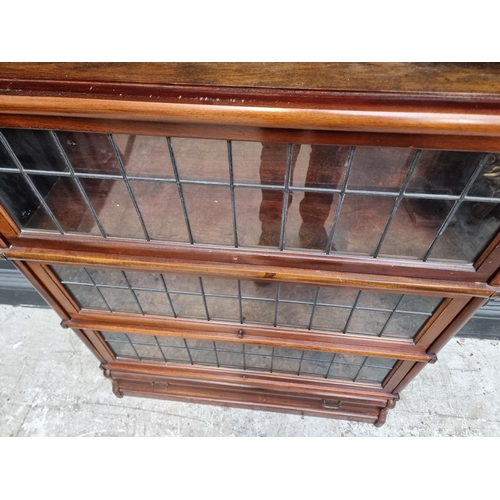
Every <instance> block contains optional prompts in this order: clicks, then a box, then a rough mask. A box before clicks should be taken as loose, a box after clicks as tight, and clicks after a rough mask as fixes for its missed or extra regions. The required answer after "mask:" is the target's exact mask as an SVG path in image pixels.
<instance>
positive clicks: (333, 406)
mask: <svg viewBox="0 0 500 500" xmlns="http://www.w3.org/2000/svg"><path fill="white" fill-rule="evenodd" d="M321 406H322V407H323V408H325V410H338V409H339V408H342V401H327V400H326V399H322V400H321Z"/></svg>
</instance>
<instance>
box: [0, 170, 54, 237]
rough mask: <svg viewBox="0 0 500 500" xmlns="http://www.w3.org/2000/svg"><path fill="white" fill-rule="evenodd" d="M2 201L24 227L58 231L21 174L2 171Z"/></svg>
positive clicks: (0, 186)
mask: <svg viewBox="0 0 500 500" xmlns="http://www.w3.org/2000/svg"><path fill="white" fill-rule="evenodd" d="M0 201H1V203H2V205H3V206H4V207H5V208H6V210H7V211H8V212H9V214H10V215H11V216H12V218H13V219H14V221H15V222H16V223H17V224H18V225H19V227H21V228H22V229H41V230H44V231H57V227H56V225H55V224H54V223H53V222H52V220H51V218H50V217H49V215H48V213H47V212H46V211H45V209H44V208H43V206H41V205H40V201H39V200H38V198H37V196H36V195H35V193H34V192H33V191H32V189H31V187H30V186H29V184H28V183H27V182H26V181H25V180H24V179H23V177H22V175H21V174H13V173H12V174H10V173H5V172H0Z"/></svg>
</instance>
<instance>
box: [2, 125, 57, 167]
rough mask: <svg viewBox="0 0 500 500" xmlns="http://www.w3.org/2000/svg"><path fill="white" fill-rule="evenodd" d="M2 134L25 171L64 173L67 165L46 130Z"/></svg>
mask: <svg viewBox="0 0 500 500" xmlns="http://www.w3.org/2000/svg"><path fill="white" fill-rule="evenodd" d="M2 133H3V135H4V137H5V139H7V142H8V143H9V146H10V147H11V149H12V151H13V152H14V154H15V155H16V158H17V159H18V160H19V162H20V163H21V165H22V166H23V168H24V169H25V170H47V171H49V170H51V171H53V172H64V171H65V170H67V167H66V164H65V163H64V160H63V158H62V156H61V154H60V152H59V150H58V149H57V146H56V144H55V143H54V140H53V139H52V137H51V135H50V133H49V132H48V131H46V130H22V129H4V130H2Z"/></svg>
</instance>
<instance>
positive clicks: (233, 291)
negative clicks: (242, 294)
mask: <svg viewBox="0 0 500 500" xmlns="http://www.w3.org/2000/svg"><path fill="white" fill-rule="evenodd" d="M202 282H203V289H204V291H205V293H206V294H216V295H231V296H234V297H238V282H237V281H236V280H224V279H218V278H203V279H202Z"/></svg>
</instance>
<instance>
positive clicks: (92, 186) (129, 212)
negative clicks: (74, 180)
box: [80, 178, 145, 239]
mask: <svg viewBox="0 0 500 500" xmlns="http://www.w3.org/2000/svg"><path fill="white" fill-rule="evenodd" d="M80 182H81V184H82V186H83V189H84V190H85V192H86V193H87V195H88V197H89V199H90V201H91V203H92V206H93V207H94V210H95V211H96V213H97V216H98V217H99V220H100V222H101V224H102V226H103V228H104V230H105V231H106V234H108V235H109V236H119V237H122V238H134V239H137V238H138V239H145V236H144V231H143V229H142V226H141V222H140V220H139V218H138V216H137V212H136V210H135V207H134V205H133V203H132V200H131V198H130V195H129V193H128V190H127V187H126V186H125V183H124V182H123V181H114V180H108V179H87V178H82V179H81V180H80Z"/></svg>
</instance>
